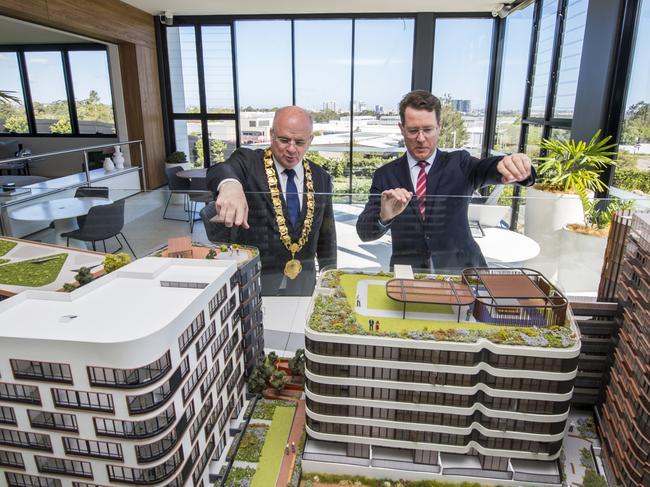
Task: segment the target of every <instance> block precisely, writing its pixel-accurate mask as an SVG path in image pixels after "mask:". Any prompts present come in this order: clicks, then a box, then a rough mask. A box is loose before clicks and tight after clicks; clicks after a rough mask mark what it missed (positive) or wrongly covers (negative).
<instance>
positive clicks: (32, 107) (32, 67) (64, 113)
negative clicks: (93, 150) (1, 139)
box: [0, 44, 116, 137]
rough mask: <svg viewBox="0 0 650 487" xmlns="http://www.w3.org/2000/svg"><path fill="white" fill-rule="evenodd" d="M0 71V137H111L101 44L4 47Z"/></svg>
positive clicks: (109, 98)
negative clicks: (2, 97)
mask: <svg viewBox="0 0 650 487" xmlns="http://www.w3.org/2000/svg"><path fill="white" fill-rule="evenodd" d="M0 72H2V77H1V78H0V83H1V84H0V91H2V92H3V93H5V94H7V95H9V97H8V98H5V101H6V103H0V135H5V136H16V135H20V136H36V135H38V136H75V137H83V136H93V137H115V134H116V125H115V112H114V107H113V95H112V91H111V81H110V75H109V64H108V53H107V50H106V48H105V47H104V46H100V45H93V44H83V45H78V44H72V45H60V44H59V45H57V44H48V45H34V46H27V45H21V46H2V47H1V48H0Z"/></svg>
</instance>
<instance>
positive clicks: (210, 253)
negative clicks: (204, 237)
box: [205, 249, 217, 259]
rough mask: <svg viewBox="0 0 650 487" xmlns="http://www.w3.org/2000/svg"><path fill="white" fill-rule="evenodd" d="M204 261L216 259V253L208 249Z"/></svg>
mask: <svg viewBox="0 0 650 487" xmlns="http://www.w3.org/2000/svg"><path fill="white" fill-rule="evenodd" d="M205 258H206V259H216V258H217V251H216V250H214V249H210V250H209V251H208V254H207V255H206V256H205Z"/></svg>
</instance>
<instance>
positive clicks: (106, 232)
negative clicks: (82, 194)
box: [61, 200, 136, 257]
mask: <svg viewBox="0 0 650 487" xmlns="http://www.w3.org/2000/svg"><path fill="white" fill-rule="evenodd" d="M122 228H124V200H119V201H116V202H115V203H111V204H110V205H99V206H93V207H92V208H91V209H90V211H89V212H88V215H86V219H85V221H84V223H83V225H82V226H81V227H80V228H79V229H78V230H73V231H71V232H65V233H62V234H61V236H62V237H65V238H66V240H67V245H68V246H69V245H70V239H71V238H72V239H74V240H81V241H83V242H92V245H93V250H97V247H96V242H99V241H101V242H102V243H103V244H104V252H106V240H108V239H109V238H113V237H115V239H116V240H117V243H119V244H120V247H119V248H118V249H117V250H115V252H117V251H118V250H122V242H121V241H120V239H119V237H118V235H120V236H121V237H122V238H123V239H124V242H125V243H126V245H127V246H128V247H129V250H130V251H131V253H132V254H133V257H136V255H135V252H134V251H133V248H131V245H130V244H129V241H128V240H127V239H126V237H125V236H124V234H123V233H122Z"/></svg>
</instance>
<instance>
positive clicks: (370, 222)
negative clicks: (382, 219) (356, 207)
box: [357, 171, 389, 242]
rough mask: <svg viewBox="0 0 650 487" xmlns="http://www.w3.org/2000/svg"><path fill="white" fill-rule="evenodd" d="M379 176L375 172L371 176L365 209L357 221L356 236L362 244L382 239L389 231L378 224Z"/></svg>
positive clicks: (380, 191) (379, 205)
mask: <svg viewBox="0 0 650 487" xmlns="http://www.w3.org/2000/svg"><path fill="white" fill-rule="evenodd" d="M380 178H381V176H378V175H377V171H375V174H374V175H373V176H372V184H371V185H370V196H369V197H368V202H367V203H366V206H365V208H364V209H363V211H362V212H361V214H360V215H359V218H358V219H357V235H359V238H360V239H361V241H363V242H369V241H371V240H377V239H378V238H380V237H382V236H383V235H384V234H385V233H386V232H387V231H388V229H389V226H388V225H381V224H380V223H379V212H380V210H381V193H382V191H383V189H382V187H381V185H380V184H379V180H380Z"/></svg>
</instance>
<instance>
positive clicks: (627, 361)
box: [599, 213, 650, 487]
mask: <svg viewBox="0 0 650 487" xmlns="http://www.w3.org/2000/svg"><path fill="white" fill-rule="evenodd" d="M624 249H625V250H624V255H623V262H622V265H621V272H620V274H619V276H618V280H617V283H616V289H617V297H618V301H619V303H620V305H621V306H622V308H623V316H622V322H623V324H622V326H621V328H620V330H619V333H618V344H617V345H616V348H615V351H614V357H613V363H612V366H611V369H610V371H609V378H610V379H609V384H608V385H607V388H606V390H605V399H604V402H603V404H602V405H601V406H600V408H599V413H600V424H599V429H600V433H601V435H602V437H603V439H604V442H603V449H602V456H603V460H604V461H605V470H606V472H607V474H608V475H607V477H608V480H609V481H610V482H611V483H612V484H620V485H624V486H625V487H632V486H634V487H641V486H647V485H650V426H649V425H650V372H649V369H648V367H649V365H650V358H649V357H650V341H649V340H648V336H650V213H636V214H634V215H633V216H632V224H631V228H630V231H629V233H628V235H627V237H626V239H625V245H624Z"/></svg>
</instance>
